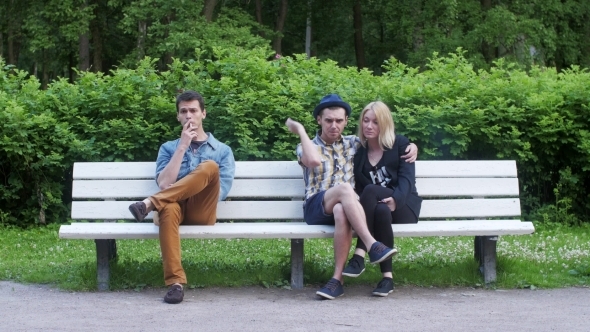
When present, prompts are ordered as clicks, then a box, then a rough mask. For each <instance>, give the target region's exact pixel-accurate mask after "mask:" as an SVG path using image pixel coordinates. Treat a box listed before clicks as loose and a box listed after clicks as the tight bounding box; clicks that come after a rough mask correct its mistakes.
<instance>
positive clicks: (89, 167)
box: [73, 161, 303, 180]
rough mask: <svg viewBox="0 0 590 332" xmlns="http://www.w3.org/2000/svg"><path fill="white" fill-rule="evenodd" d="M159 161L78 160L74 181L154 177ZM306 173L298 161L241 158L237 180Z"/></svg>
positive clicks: (299, 176) (295, 176)
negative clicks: (243, 159) (79, 161)
mask: <svg viewBox="0 0 590 332" xmlns="http://www.w3.org/2000/svg"><path fill="white" fill-rule="evenodd" d="M155 174H156V163H155V162H151V161H150V162H96V163H75V164H74V174H73V178H74V180H81V179H93V180H116V179H154V176H155ZM302 176H303V172H302V170H301V166H299V164H297V162H296V161H264V162H260V161H239V162H236V174H235V178H236V179H273V178H274V179H276V178H283V179H285V178H286V179H289V178H291V179H301V177H302Z"/></svg>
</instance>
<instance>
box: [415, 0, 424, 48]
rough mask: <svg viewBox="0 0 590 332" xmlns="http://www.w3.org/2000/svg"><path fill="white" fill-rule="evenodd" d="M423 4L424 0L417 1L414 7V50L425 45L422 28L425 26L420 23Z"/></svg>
mask: <svg viewBox="0 0 590 332" xmlns="http://www.w3.org/2000/svg"><path fill="white" fill-rule="evenodd" d="M422 6H423V3H422V1H419V2H418V1H417V2H416V3H415V7H414V17H416V19H415V20H414V22H415V25H414V31H412V51H414V52H417V51H418V50H420V49H421V48H422V46H423V45H424V35H423V34H422V29H423V28H424V27H423V26H422V25H421V23H418V22H421V19H420V17H421V16H422Z"/></svg>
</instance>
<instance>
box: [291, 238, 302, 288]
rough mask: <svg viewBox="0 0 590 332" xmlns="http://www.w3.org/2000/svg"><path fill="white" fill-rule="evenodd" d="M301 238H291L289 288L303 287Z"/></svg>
mask: <svg viewBox="0 0 590 332" xmlns="http://www.w3.org/2000/svg"><path fill="white" fill-rule="evenodd" d="M303 244H304V243H303V239H291V288H293V289H301V288H303Z"/></svg>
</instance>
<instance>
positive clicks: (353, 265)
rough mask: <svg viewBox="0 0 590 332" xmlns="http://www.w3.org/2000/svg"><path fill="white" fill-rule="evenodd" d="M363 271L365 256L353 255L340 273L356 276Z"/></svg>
mask: <svg viewBox="0 0 590 332" xmlns="http://www.w3.org/2000/svg"><path fill="white" fill-rule="evenodd" d="M363 272H365V258H364V257H361V256H359V255H353V256H352V258H351V259H350V260H349V261H348V265H346V267H345V268H344V271H343V272H342V275H345V276H347V277H352V278H356V277H358V276H360V275H361V273H363Z"/></svg>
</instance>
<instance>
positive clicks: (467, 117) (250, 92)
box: [0, 49, 590, 225]
mask: <svg viewBox="0 0 590 332" xmlns="http://www.w3.org/2000/svg"><path fill="white" fill-rule="evenodd" d="M199 54H200V53H199V51H198V50H197V51H196V58H197V60H194V61H189V62H179V61H176V62H174V63H173V65H172V66H171V68H170V70H169V71H166V72H158V71H156V70H155V69H154V68H155V65H154V64H155V60H153V59H145V60H143V61H142V62H141V63H140V64H139V66H138V68H137V69H135V70H129V69H118V70H116V71H113V72H112V73H110V75H102V74H95V73H80V77H79V79H78V80H77V81H76V82H75V83H74V84H70V83H68V82H67V81H66V80H60V81H57V82H54V83H52V84H50V85H49V86H48V88H47V90H40V89H39V82H37V81H36V80H35V79H34V78H29V77H27V76H26V74H25V73H23V72H18V71H14V70H13V69H12V68H8V67H5V66H4V64H2V63H0V67H2V69H0V107H1V108H2V109H4V111H3V112H2V113H1V114H0V138H1V143H0V144H1V145H0V181H2V188H1V189H0V223H4V224H18V225H31V224H35V223H40V222H41V223H43V222H63V221H66V219H67V215H68V209H67V206H68V200H69V197H70V195H71V194H70V192H69V188H70V187H71V166H72V163H73V162H74V161H131V160H135V161H148V160H155V158H156V155H157V151H158V147H159V145H160V144H161V143H162V142H163V141H166V140H170V139H174V138H176V137H177V136H178V133H179V131H180V127H179V125H178V123H177V122H176V119H175V108H174V97H175V95H176V94H177V93H178V91H179V90H182V89H194V90H197V91H199V92H201V93H202V94H203V95H204V96H205V102H206V108H207V110H208V117H207V120H206V121H205V127H206V130H208V131H212V132H213V133H214V135H215V136H216V137H217V138H219V139H220V140H222V141H225V142H226V143H227V144H229V145H230V146H231V147H232V149H233V150H234V154H235V156H236V159H237V160H292V159H294V158H295V155H294V152H293V150H294V147H295V145H296V144H297V139H296V137H294V135H292V134H289V133H288V132H287V131H286V130H285V127H284V121H285V120H286V118H287V117H292V118H295V119H297V120H299V121H301V122H303V123H304V124H305V125H306V127H307V128H308V130H310V135H313V134H314V131H315V128H316V127H317V125H316V124H315V121H314V120H313V118H312V116H311V110H312V109H313V107H314V106H315V105H316V104H317V102H318V101H319V100H320V99H321V97H322V96H324V95H325V94H327V93H332V92H336V93H339V94H340V95H341V96H342V97H343V98H344V99H345V100H347V101H348V102H349V103H350V104H351V105H352V107H353V114H352V118H351V120H350V123H349V125H348V128H347V133H354V132H355V131H356V128H355V127H356V122H357V117H358V115H359V112H360V110H361V108H362V107H363V106H364V105H365V104H367V103H368V102H370V101H372V100H375V99H380V100H383V101H384V102H386V103H387V104H388V105H389V106H390V107H391V108H392V110H393V111H394V119H395V121H396V129H397V130H398V132H400V133H403V134H405V135H407V136H408V137H409V138H410V139H411V140H412V141H414V142H416V143H417V144H418V146H419V147H420V159H471V160H477V159H515V160H517V162H518V168H519V177H520V184H521V189H522V194H521V198H522V202H523V207H524V210H525V212H527V213H528V212H531V211H540V213H539V214H537V215H534V216H530V217H531V218H547V216H549V217H550V218H561V216H563V217H564V218H565V217H567V220H565V219H563V220H557V221H559V222H564V221H567V222H578V220H579V219H580V218H583V216H585V215H587V214H588V212H589V210H590V203H588V201H589V200H588V198H589V191H588V190H587V189H586V188H588V187H589V185H590V177H589V176H588V170H589V169H590V131H589V130H590V125H589V122H590V114H589V113H590V73H589V72H588V71H584V70H580V69H578V68H573V69H570V70H568V71H565V72H562V73H556V71H555V70H554V69H553V68H537V67H535V68H532V69H531V70H529V71H524V70H521V69H519V68H516V67H514V66H513V65H511V64H508V63H504V62H501V61H500V62H498V63H496V66H495V67H494V68H493V69H492V70H490V71H477V72H476V71H474V70H473V68H472V65H471V64H470V63H468V62H467V61H466V60H465V57H464V56H463V53H462V51H460V50H459V51H458V53H457V54H450V55H448V56H446V57H440V56H438V55H436V54H435V55H433V57H432V58H431V59H430V61H429V64H428V66H427V68H426V70H423V71H419V70H418V69H416V68H408V67H406V66H405V65H403V64H401V63H399V62H397V61H395V59H392V60H390V61H388V62H386V63H385V64H384V69H385V74H383V75H381V76H376V75H373V74H372V73H371V72H369V71H358V70H356V69H355V68H341V67H338V66H337V65H336V63H335V62H333V61H319V60H317V59H314V58H312V59H310V60H307V59H305V57H304V56H296V57H294V58H291V57H283V58H281V59H272V60H269V59H271V57H270V54H267V53H266V51H264V50H250V51H244V50H221V49H218V50H215V58H216V59H217V60H214V61H213V60H199V59H198V58H199ZM418 189H419V188H418ZM547 204H550V205H547ZM542 206H548V207H545V208H541V207H542ZM539 208H541V209H539ZM527 217H529V216H527Z"/></svg>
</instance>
